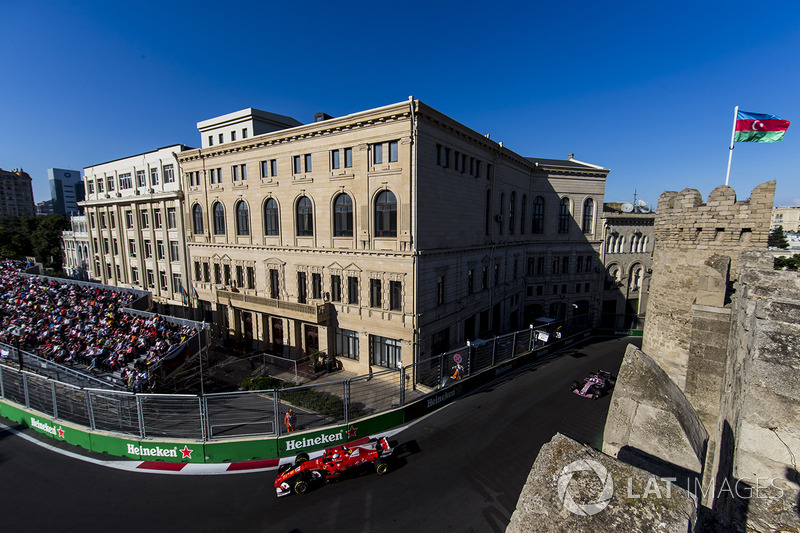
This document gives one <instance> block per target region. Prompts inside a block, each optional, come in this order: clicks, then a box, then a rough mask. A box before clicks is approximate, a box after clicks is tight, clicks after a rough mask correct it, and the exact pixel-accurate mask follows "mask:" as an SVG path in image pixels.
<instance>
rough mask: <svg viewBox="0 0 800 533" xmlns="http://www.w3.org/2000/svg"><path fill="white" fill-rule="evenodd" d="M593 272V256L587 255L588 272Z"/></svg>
mask: <svg viewBox="0 0 800 533" xmlns="http://www.w3.org/2000/svg"><path fill="white" fill-rule="evenodd" d="M591 271H592V256H591V255H587V256H586V272H591Z"/></svg>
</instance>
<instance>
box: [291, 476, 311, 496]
mask: <svg viewBox="0 0 800 533" xmlns="http://www.w3.org/2000/svg"><path fill="white" fill-rule="evenodd" d="M292 488H293V489H294V493H295V494H305V493H306V492H307V491H308V482H307V481H306V480H305V479H299V480H297V481H295V483H294V487H292Z"/></svg>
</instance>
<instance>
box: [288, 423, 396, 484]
mask: <svg viewBox="0 0 800 533" xmlns="http://www.w3.org/2000/svg"><path fill="white" fill-rule="evenodd" d="M393 452H394V450H393V449H392V447H391V446H389V441H388V439H387V438H386V437H381V438H380V439H372V440H370V441H369V442H366V443H364V444H362V445H359V446H334V447H332V448H326V449H325V451H324V452H323V454H322V456H321V457H318V458H316V459H311V460H309V458H308V454H306V453H299V454H297V457H296V458H295V461H294V465H291V464H287V465H284V466H283V467H281V468H280V469H279V470H278V472H279V473H278V477H277V479H275V492H276V493H277V494H278V497H280V496H287V495H289V494H291V493H292V492H294V493H295V494H305V493H306V491H308V489H309V487H310V486H311V485H312V484H317V483H319V484H322V483H327V482H328V481H332V480H335V479H339V478H340V477H342V475H344V474H345V473H352V472H354V471H356V470H361V469H367V468H370V469H374V470H375V472H377V473H378V474H379V475H383V474H385V473H387V472H388V471H389V460H390V458H391V456H392V453H393Z"/></svg>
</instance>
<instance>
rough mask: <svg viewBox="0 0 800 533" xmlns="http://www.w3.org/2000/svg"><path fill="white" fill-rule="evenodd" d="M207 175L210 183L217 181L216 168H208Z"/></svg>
mask: <svg viewBox="0 0 800 533" xmlns="http://www.w3.org/2000/svg"><path fill="white" fill-rule="evenodd" d="M208 177H209V181H210V182H211V184H212V185H213V184H214V183H216V182H217V169H215V168H212V169H211V170H209V171H208Z"/></svg>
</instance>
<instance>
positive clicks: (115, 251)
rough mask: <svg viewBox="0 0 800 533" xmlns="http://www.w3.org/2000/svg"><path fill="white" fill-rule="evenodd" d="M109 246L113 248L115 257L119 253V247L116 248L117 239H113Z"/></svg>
mask: <svg viewBox="0 0 800 533" xmlns="http://www.w3.org/2000/svg"><path fill="white" fill-rule="evenodd" d="M111 245H112V247H113V248H114V255H117V254H118V253H119V247H118V246H117V239H114V240H113V241H112V242H111Z"/></svg>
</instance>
